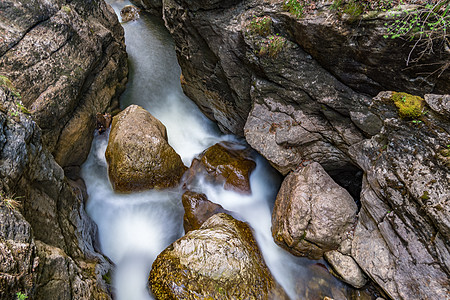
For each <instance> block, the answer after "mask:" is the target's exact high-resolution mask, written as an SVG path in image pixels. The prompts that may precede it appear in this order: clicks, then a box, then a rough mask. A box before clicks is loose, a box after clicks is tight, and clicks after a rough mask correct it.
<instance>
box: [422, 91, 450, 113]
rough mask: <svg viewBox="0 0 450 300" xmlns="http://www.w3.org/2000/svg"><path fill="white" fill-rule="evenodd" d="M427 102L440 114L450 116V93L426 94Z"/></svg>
mask: <svg viewBox="0 0 450 300" xmlns="http://www.w3.org/2000/svg"><path fill="white" fill-rule="evenodd" d="M425 102H426V103H427V104H428V105H429V106H430V107H431V108H432V109H433V110H434V111H435V112H437V113H438V114H441V115H443V116H447V118H449V117H450V95H434V94H427V95H425Z"/></svg>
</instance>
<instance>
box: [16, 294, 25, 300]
mask: <svg viewBox="0 0 450 300" xmlns="http://www.w3.org/2000/svg"><path fill="white" fill-rule="evenodd" d="M16 296H17V300H25V299H27V298H28V296H27V295H26V294H23V293H22V292H17V293H16Z"/></svg>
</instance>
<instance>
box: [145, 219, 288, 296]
mask: <svg viewBox="0 0 450 300" xmlns="http://www.w3.org/2000/svg"><path fill="white" fill-rule="evenodd" d="M149 287H150V289H151V290H152V291H153V293H154V295H155V296H156V298H157V299H161V300H162V299H198V298H202V299H288V298H287V296H286V295H285V293H284V291H283V290H282V288H281V287H280V286H279V285H278V284H277V283H276V281H275V279H274V278H273V276H272V274H271V273H270V271H269V269H268V268H267V266H266V264H265V262H264V259H263V258H262V255H261V253H260V251H259V249H258V246H257V244H256V241H255V240H254V238H253V234H252V232H251V229H250V227H249V226H248V225H247V224H246V223H244V222H240V221H237V220H235V219H233V218H232V217H231V216H229V215H227V214H224V213H219V214H215V215H213V216H212V217H210V218H209V219H208V220H207V221H206V222H205V223H203V225H202V226H201V227H200V229H199V230H193V231H189V232H188V233H187V234H186V235H185V236H183V237H182V238H180V239H179V240H177V241H175V242H174V243H173V244H172V245H170V246H169V247H168V248H167V249H166V250H164V251H163V252H161V254H160V255H158V257H157V258H156V260H155V262H154V263H153V266H152V270H151V272H150V277H149Z"/></svg>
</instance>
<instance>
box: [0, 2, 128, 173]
mask: <svg viewBox="0 0 450 300" xmlns="http://www.w3.org/2000/svg"><path fill="white" fill-rule="evenodd" d="M0 9H1V11H2V19H1V21H0V22H1V26H0V28H1V29H0V33H1V36H2V39H1V40H0V72H1V74H0V75H3V76H6V77H8V78H9V79H10V80H11V81H12V83H13V84H14V86H15V88H16V89H17V91H18V92H19V93H20V95H21V100H22V101H23V104H24V105H25V107H26V108H27V109H28V110H29V111H30V112H31V113H32V114H33V117H34V119H35V120H36V122H37V124H38V126H39V127H40V128H41V130H42V138H43V142H44V145H45V146H46V147H47V148H48V149H49V150H50V152H51V153H52V154H53V156H54V157H55V159H56V161H57V162H58V164H59V165H61V166H62V167H66V166H73V165H80V164H81V163H82V162H83V161H84V160H85V159H86V157H87V155H88V152H89V148H90V144H91V141H92V134H91V133H92V131H93V129H94V126H95V118H93V116H94V115H95V113H97V112H100V113H104V112H105V111H106V112H111V110H114V109H115V108H117V107H118V96H119V95H120V93H121V92H122V91H123V89H124V85H125V83H126V76H127V73H128V69H127V60H126V58H127V56H126V53H125V45H124V39H123V28H122V27H121V26H120V24H119V22H118V20H117V17H116V15H115V14H114V11H113V10H112V8H111V7H110V6H109V5H107V4H106V3H104V1H99V0H96V1H88V2H87V1H22V0H8V1H2V3H0Z"/></svg>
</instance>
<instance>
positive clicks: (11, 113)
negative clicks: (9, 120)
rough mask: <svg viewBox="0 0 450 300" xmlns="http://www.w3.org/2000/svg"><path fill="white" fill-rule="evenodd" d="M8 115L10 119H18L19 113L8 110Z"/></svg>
mask: <svg viewBox="0 0 450 300" xmlns="http://www.w3.org/2000/svg"><path fill="white" fill-rule="evenodd" d="M9 115H10V116H11V117H18V116H19V112H18V111H12V110H9Z"/></svg>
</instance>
